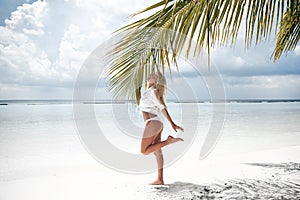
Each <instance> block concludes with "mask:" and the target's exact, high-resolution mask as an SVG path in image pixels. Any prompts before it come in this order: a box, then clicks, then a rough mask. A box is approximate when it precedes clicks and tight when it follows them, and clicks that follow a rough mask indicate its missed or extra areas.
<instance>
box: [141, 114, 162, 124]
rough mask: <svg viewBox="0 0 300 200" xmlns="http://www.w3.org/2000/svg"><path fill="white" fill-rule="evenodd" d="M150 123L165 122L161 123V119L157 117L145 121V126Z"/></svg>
mask: <svg viewBox="0 0 300 200" xmlns="http://www.w3.org/2000/svg"><path fill="white" fill-rule="evenodd" d="M150 121H159V122H161V123H163V122H162V121H161V119H159V117H157V116H155V117H152V118H149V119H147V120H145V124H147V123H148V122H150Z"/></svg>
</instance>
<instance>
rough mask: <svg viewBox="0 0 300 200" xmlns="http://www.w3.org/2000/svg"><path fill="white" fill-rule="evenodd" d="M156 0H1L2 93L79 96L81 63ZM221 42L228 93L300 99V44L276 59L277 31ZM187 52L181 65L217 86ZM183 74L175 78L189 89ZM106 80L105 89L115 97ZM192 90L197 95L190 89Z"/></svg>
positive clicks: (188, 74)
mask: <svg viewBox="0 0 300 200" xmlns="http://www.w3.org/2000/svg"><path fill="white" fill-rule="evenodd" d="M155 2H156V1H148V0H121V1H120V0H109V1H99V0H85V1H84V0H47V1H41V0H39V1H34V0H9V1H6V0H0V99H72V94H73V85H74V82H75V81H76V77H77V74H78V71H79V70H80V68H81V66H82V64H83V62H84V61H85V60H86V58H87V57H88V55H90V54H91V52H92V51H93V50H94V49H95V48H96V47H97V46H99V45H101V44H102V43H103V42H105V41H106V40H108V39H109V38H110V37H112V33H113V31H115V30H116V29H118V28H120V27H122V26H123V25H125V24H127V23H129V22H130V21H132V20H134V19H131V18H129V16H130V15H131V14H132V13H134V12H136V11H138V10H141V9H142V8H145V7H147V6H149V5H151V4H153V3H155ZM242 29H243V27H241V34H240V35H239V36H238V40H237V42H236V45H235V46H234V47H216V48H214V49H213V50H212V54H211V60H212V62H213V64H214V65H215V66H216V67H217V68H218V70H219V71H220V73H221V77H222V80H223V85H224V87H225V93H226V98H228V99H291V98H292V99H300V44H298V46H297V47H296V49H295V50H294V51H291V52H289V53H288V54H287V55H283V56H282V57H281V58H280V60H279V61H277V62H276V63H274V62H273V60H272V59H271V54H272V51H273V48H274V46H275V42H274V38H270V39H269V40H268V41H263V42H261V43H260V44H259V45H256V46H255V45H252V47H251V48H250V49H248V50H245V48H244V38H243V35H242V32H243V30H242ZM188 65H189V64H188V63H187V62H185V61H184V60H182V61H181V62H180V68H179V70H180V71H179V73H181V74H183V75H184V76H185V78H186V79H188V80H189V83H190V84H191V85H192V87H193V88H194V89H195V90H196V91H197V95H196V96H197V98H199V99H207V98H209V94H208V92H207V88H206V89H205V87H206V86H205V83H204V82H203V77H201V76H200V75H195V71H194V69H193V68H192V67H189V66H188ZM180 81H181V80H179V78H178V79H176V77H175V78H173V79H172V80H168V84H169V85H170V86H172V87H173V88H174V87H175V88H177V89H178V91H181V93H182V95H183V96H184V95H185V94H184V88H181V85H182V84H180ZM108 96H109V94H108V93H107V92H105V89H104V88H102V89H101V88H100V89H99V93H98V97H99V98H107V97H108ZM186 96H187V97H186V98H187V99H189V98H191V97H189V96H188V94H186Z"/></svg>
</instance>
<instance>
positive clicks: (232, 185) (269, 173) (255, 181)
mask: <svg viewBox="0 0 300 200" xmlns="http://www.w3.org/2000/svg"><path fill="white" fill-rule="evenodd" d="M257 155H258V152H254V153H250V154H247V155H246V154H243V155H242V154H241V155H239V156H236V157H231V158H229V157H226V158H222V159H221V158H214V159H209V158H208V159H206V160H202V161H200V160H187V159H185V158H182V160H180V161H179V162H177V163H176V164H174V165H172V166H171V167H169V168H167V169H166V170H165V177H166V178H165V179H166V180H165V182H166V184H165V185H164V186H150V185H147V182H150V181H151V180H152V179H153V178H154V177H155V174H146V175H130V174H122V173H119V172H115V171H113V170H110V169H107V168H104V167H103V166H101V165H99V163H97V162H96V161H94V160H92V159H90V158H89V156H88V155H86V160H85V162H82V163H77V165H73V166H71V165H70V166H56V167H52V168H48V169H40V170H38V169H37V170H35V169H32V171H27V172H26V171H24V172H23V174H21V173H20V172H19V173H20V174H19V175H17V174H13V175H11V177H10V178H9V177H8V176H7V177H6V178H7V179H6V180H5V177H3V176H2V177H1V182H0V199H1V200H10V199H14V200H21V199H22V200H27V199H28V200H33V199H49V200H50V199H64V200H65V199H299V198H300V161H299V156H298V155H300V146H294V147H288V148H282V149H274V150H266V151H261V152H259V155H260V156H257ZM251 156H253V157H252V158H251ZM245 158H247V159H245ZM249 158H251V159H252V162H250V163H249V162H248V163H244V162H243V160H247V161H249V160H251V159H249ZM12 173H14V172H12ZM26 173H31V174H26ZM26 175H27V176H26ZM12 177H14V178H15V179H13V178H12Z"/></svg>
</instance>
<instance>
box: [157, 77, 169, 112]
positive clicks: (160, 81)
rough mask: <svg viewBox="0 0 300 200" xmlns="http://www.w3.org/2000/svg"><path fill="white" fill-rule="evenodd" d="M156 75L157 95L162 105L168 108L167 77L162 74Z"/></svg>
mask: <svg viewBox="0 0 300 200" xmlns="http://www.w3.org/2000/svg"><path fill="white" fill-rule="evenodd" d="M155 75H157V82H156V84H155V89H156V90H155V95H156V97H157V99H158V100H159V101H160V103H161V104H163V105H164V106H165V107H167V106H166V103H165V93H166V88H167V81H166V77H165V76H164V75H163V74H162V73H161V72H157V73H155Z"/></svg>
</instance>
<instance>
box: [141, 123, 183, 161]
mask: <svg viewBox="0 0 300 200" xmlns="http://www.w3.org/2000/svg"><path fill="white" fill-rule="evenodd" d="M162 127H163V126H162V123H161V122H160V121H155V120H152V121H150V123H149V124H148V125H146V127H145V130H144V134H143V138H142V142H141V153H142V154H145V155H148V154H150V153H153V152H155V151H157V150H159V149H161V148H163V147H164V146H166V145H168V144H171V143H174V142H178V141H183V139H181V138H174V137H172V136H168V138H167V139H166V140H164V141H160V142H158V143H153V142H154V140H155V138H156V137H157V135H158V134H159V133H160V132H161V131H162Z"/></svg>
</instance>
